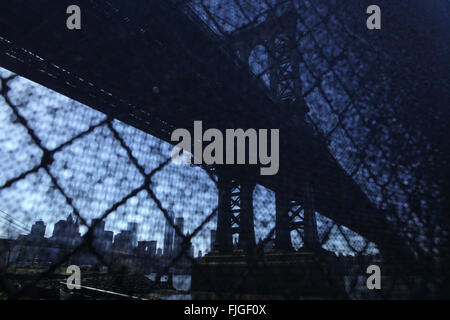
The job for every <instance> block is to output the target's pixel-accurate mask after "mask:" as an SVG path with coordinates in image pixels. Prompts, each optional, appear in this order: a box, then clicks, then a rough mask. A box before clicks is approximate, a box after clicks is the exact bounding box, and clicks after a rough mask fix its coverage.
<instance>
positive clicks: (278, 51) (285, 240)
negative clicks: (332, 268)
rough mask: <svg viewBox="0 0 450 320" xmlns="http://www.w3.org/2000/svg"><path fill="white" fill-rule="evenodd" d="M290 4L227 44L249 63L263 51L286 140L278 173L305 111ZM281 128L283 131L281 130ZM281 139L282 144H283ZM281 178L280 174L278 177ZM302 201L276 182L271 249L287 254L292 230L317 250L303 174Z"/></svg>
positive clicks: (311, 200)
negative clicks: (300, 215)
mask: <svg viewBox="0 0 450 320" xmlns="http://www.w3.org/2000/svg"><path fill="white" fill-rule="evenodd" d="M295 10H296V9H295V8H294V7H293V5H292V3H290V4H289V5H287V6H286V7H285V8H284V10H283V12H282V13H281V14H278V15H276V14H275V13H274V11H271V13H270V14H271V16H269V17H268V18H267V19H266V20H265V21H264V22H262V23H260V24H257V25H252V26H250V27H247V28H244V29H240V30H239V31H238V32H235V33H233V34H231V36H230V45H231V47H232V48H233V50H235V51H236V52H237V53H238V55H239V57H240V59H242V60H243V61H244V62H246V63H249V64H250V57H251V54H252V51H253V50H254V49H255V48H256V47H257V46H262V47H264V48H265V51H266V52H267V65H268V68H267V74H268V78H269V89H270V92H271V95H272V98H274V99H276V100H277V101H278V102H279V103H278V105H279V106H280V109H279V110H275V111H274V113H279V115H280V117H279V119H280V123H279V128H280V131H281V132H282V135H284V137H285V138H287V139H281V140H282V141H280V144H281V145H280V155H281V159H280V164H281V165H280V170H283V157H282V154H283V152H282V150H283V148H289V141H295V139H291V138H290V137H288V135H289V134H291V133H292V132H295V130H292V128H293V127H294V126H297V125H298V124H299V123H300V122H302V123H304V121H305V119H306V118H307V113H308V111H309V109H308V107H307V106H306V103H305V101H304V99H303V96H302V84H301V80H300V66H299V61H300V59H299V50H300V48H298V41H297V39H296V37H297V34H298V32H297V23H296V19H297V18H296V16H297V15H296V12H295ZM283 129H284V130H283ZM283 140H284V141H283ZM281 176H282V175H281ZM304 180H305V181H303V183H302V185H303V189H304V190H303V195H304V196H303V199H301V200H300V201H294V202H293V200H294V199H293V197H292V196H291V194H292V190H290V189H291V188H290V186H289V185H287V184H286V183H284V181H282V180H281V179H280V181H279V183H278V188H277V190H275V197H276V226H275V247H276V249H278V250H281V251H291V250H292V243H291V237H290V232H291V231H292V230H293V229H298V228H300V229H302V233H303V242H304V246H305V247H306V248H308V249H315V248H317V247H318V243H319V241H318V236H317V224H316V218H315V211H314V186H313V184H312V182H311V179H310V178H309V177H308V175H307V174H305V176H304ZM293 203H297V204H300V205H301V208H300V210H303V213H304V214H303V221H301V222H293V221H292V220H293V218H294V216H298V209H297V212H293V211H292V209H293V206H292V204H293Z"/></svg>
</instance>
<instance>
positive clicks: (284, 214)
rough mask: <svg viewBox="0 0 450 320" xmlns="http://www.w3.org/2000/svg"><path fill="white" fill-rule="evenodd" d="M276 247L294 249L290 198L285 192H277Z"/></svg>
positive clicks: (278, 248) (285, 249)
mask: <svg viewBox="0 0 450 320" xmlns="http://www.w3.org/2000/svg"><path fill="white" fill-rule="evenodd" d="M275 210H276V217H275V219H276V220H275V249H277V250H282V251H290V250H292V243H291V232H290V228H289V199H288V197H287V195H286V193H285V192H283V191H281V190H277V191H276V193H275Z"/></svg>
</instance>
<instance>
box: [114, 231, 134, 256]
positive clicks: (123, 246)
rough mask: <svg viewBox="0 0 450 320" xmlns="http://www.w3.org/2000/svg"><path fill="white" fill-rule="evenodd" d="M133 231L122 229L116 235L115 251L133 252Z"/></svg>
mask: <svg viewBox="0 0 450 320" xmlns="http://www.w3.org/2000/svg"><path fill="white" fill-rule="evenodd" d="M132 242H133V233H132V232H131V231H129V230H122V231H121V232H120V233H118V234H116V236H115V237H114V243H113V249H114V251H118V252H122V253H131V252H132V251H133V243H132Z"/></svg>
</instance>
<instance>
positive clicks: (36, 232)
mask: <svg viewBox="0 0 450 320" xmlns="http://www.w3.org/2000/svg"><path fill="white" fill-rule="evenodd" d="M45 228H46V226H45V223H44V221H42V220H39V221H36V222H35V223H34V224H33V225H32V226H31V232H30V234H29V235H28V238H29V239H30V240H31V239H33V240H34V239H35V240H39V239H44V236H45Z"/></svg>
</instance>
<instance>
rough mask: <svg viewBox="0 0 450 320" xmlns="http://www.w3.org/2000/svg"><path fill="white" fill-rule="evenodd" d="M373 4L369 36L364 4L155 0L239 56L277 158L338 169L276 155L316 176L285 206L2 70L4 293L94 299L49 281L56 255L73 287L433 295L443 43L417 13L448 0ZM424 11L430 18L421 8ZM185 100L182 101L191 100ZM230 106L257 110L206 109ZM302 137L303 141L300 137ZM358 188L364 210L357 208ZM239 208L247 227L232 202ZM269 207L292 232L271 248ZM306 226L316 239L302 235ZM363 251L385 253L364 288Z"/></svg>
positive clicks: (111, 6) (140, 7)
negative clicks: (224, 229)
mask: <svg viewBox="0 0 450 320" xmlns="http://www.w3.org/2000/svg"><path fill="white" fill-rule="evenodd" d="M380 2H381V3H382V6H381V7H382V8H383V21H389V19H391V18H392V19H394V17H395V19H396V21H397V22H396V23H395V24H391V25H390V24H389V23H386V28H387V29H388V31H383V33H381V32H380V33H377V32H367V31H368V30H367V28H366V26H365V20H366V18H367V16H366V15H365V9H366V8H367V5H368V4H367V3H365V1H347V2H345V3H342V1H334V0H319V1H308V0H262V1H247V0H227V1H215V0H192V1H187V2H182V1H171V2H169V3H171V5H172V6H173V7H170V8H171V9H172V10H175V9H176V10H178V11H177V12H179V13H181V14H183V15H184V16H187V17H189V19H190V20H191V21H192V23H193V25H195V26H196V28H198V29H199V30H201V32H202V33H203V34H205V35H207V37H212V38H214V41H215V42H214V43H215V45H218V46H219V47H220V50H222V51H225V52H227V54H228V55H229V56H230V57H231V59H234V60H233V61H235V62H236V63H237V64H238V65H240V66H241V68H243V69H245V70H247V69H248V71H249V74H250V76H249V83H248V86H249V88H248V92H250V93H251V92H252V91H251V90H253V87H252V84H251V83H253V84H255V83H257V85H258V86H259V87H260V88H263V90H264V92H265V93H266V94H267V95H268V96H269V97H270V99H271V101H273V102H274V105H276V106H277V108H276V109H274V110H271V112H270V113H265V114H264V115H265V117H267V119H271V118H276V119H278V120H277V121H279V122H280V123H282V124H281V125H282V126H283V130H284V131H282V135H281V137H280V139H281V140H283V137H284V139H285V140H287V142H286V144H287V147H288V148H290V150H291V151H290V153H289V155H290V156H294V157H295V158H298V159H302V158H310V157H311V155H310V154H308V153H317V154H318V156H320V157H325V158H326V159H328V160H327V161H330V163H333V165H330V167H332V168H333V170H335V171H336V172H337V171H339V172H343V174H342V175H340V174H336V175H333V176H329V177H328V178H329V180H327V179H326V178H325V179H323V176H324V175H326V174H327V173H328V172H331V171H326V170H328V169H326V168H324V167H321V166H317V165H314V162H315V160H312V161H311V162H301V163H302V165H300V166H299V167H297V168H292V167H290V170H292V173H290V174H292V175H294V176H295V175H298V176H300V177H303V176H305V177H309V178H308V179H310V180H311V181H314V185H315V187H316V189H315V193H314V194H308V191H306V192H303V193H305V196H304V197H296V196H292V197H290V198H286V199H285V200H286V201H285V203H284V204H283V202H282V201H281V200H279V199H280V198H281V197H280V196H279V195H278V194H277V192H279V191H278V189H277V188H276V187H278V186H282V185H283V187H285V186H284V185H285V184H286V182H283V180H276V182H275V187H272V188H270V187H268V186H267V185H266V186H263V184H262V183H260V182H259V181H260V180H256V178H254V177H253V176H250V177H249V176H247V174H246V173H244V174H242V175H239V174H237V175H236V174H234V175H233V176H232V177H226V178H225V179H224V178H223V177H224V176H222V175H221V174H220V172H221V171H220V170H219V169H217V167H215V168H212V167H209V166H196V165H177V164H174V163H173V162H172V160H171V151H172V148H173V146H172V145H171V144H170V143H169V142H168V141H164V140H163V139H161V137H156V136H154V135H151V134H149V133H147V132H144V131H143V130H140V128H137V126H132V125H130V124H128V123H126V122H124V121H120V120H118V119H120V117H117V115H116V114H114V113H113V112H112V113H108V112H100V111H98V110H96V109H93V108H90V107H88V106H86V105H83V104H82V103H80V102H77V101H75V100H72V99H70V98H68V97H66V96H63V95H61V94H60V93H58V92H56V91H53V90H51V89H48V88H45V87H44V86H41V85H39V84H37V83H35V82H32V81H30V80H27V79H25V78H23V77H21V76H19V75H17V74H15V73H13V72H10V71H8V70H6V69H0V84H1V87H0V123H1V125H0V146H1V151H2V152H1V153H0V169H1V174H0V231H1V233H2V239H0V258H1V261H0V263H1V264H0V266H1V279H0V291H1V294H2V296H3V297H8V298H20V297H33V298H36V297H40V298H42V297H49V298H64V297H65V295H66V294H67V295H68V296H72V297H74V295H76V296H75V297H76V298H95V297H98V292H92V291H89V290H88V289H86V288H84V289H83V290H81V291H76V290H75V291H71V292H70V290H69V292H68V293H67V292H66V291H64V290H65V289H64V288H65V284H64V283H65V282H64V281H65V279H66V278H67V274H66V268H67V267H68V266H69V265H78V266H81V269H82V285H83V286H87V287H95V288H99V289H102V290H108V291H112V292H116V293H120V294H126V295H128V296H127V297H130V296H133V297H139V298H151V299H196V298H205V297H206V298H253V297H269V298H285V299H292V298H299V297H302V298H331V299H333V298H339V299H342V298H343V299H392V298H446V297H447V298H448V296H449V291H448V284H449V279H450V278H449V272H448V270H450V269H449V242H448V240H449V233H448V231H449V228H448V227H449V222H450V220H449V218H448V208H449V203H448V198H449V197H448V195H449V193H448V177H449V176H450V175H449V166H448V151H449V150H448V146H447V144H448V142H447V137H446V134H447V133H448V132H449V130H448V119H449V117H448V102H449V101H450V100H449V92H450V90H449V84H448V83H449V81H448V80H449V73H448V71H449V68H448V61H449V60H450V59H448V58H449V41H448V33H447V34H441V32H442V30H443V29H439V28H438V27H436V28H435V29H432V30H431V31H430V29H427V26H429V25H426V22H427V21H428V20H429V21H431V22H430V23H431V24H432V25H439V26H441V27H442V28H444V27H445V22H442V21H441V20H442V19H443V16H444V15H447V17H448V14H449V12H450V9H449V4H448V3H446V2H445V1H442V2H438V3H439V5H440V6H441V7H439V8H438V7H437V6H436V7H433V8H431V9H430V8H428V7H427V4H420V3H419V1H410V2H408V1H401V2H398V3H396V4H388V2H387V1H380ZM155 3H158V1H136V3H133V4H120V2H118V1H97V2H96V3H95V4H93V2H91V1H86V6H87V5H88V4H90V5H91V6H92V7H89V8H90V9H91V10H96V11H95V12H96V13H97V12H101V13H102V14H104V15H105V16H107V17H108V18H111V17H112V18H111V19H113V18H117V19H119V20H123V21H127V22H128V20H133V17H134V16H135V15H136V16H137V15H142V16H145V15H146V14H148V15H149V16H148V17H147V18H146V19H144V20H142V21H157V20H158V17H156V16H154V15H152V14H151V12H152V10H153V9H154V6H155ZM81 8H82V10H87V9H83V4H81ZM420 9H423V10H425V9H426V10H430V12H431V13H428V16H427V17H426V18H425V19H424V18H423V17H420V18H419V17H417V16H416V14H417V10H420ZM436 9H440V12H439V14H441V15H442V16H440V15H439V14H438V13H437V12H436ZM433 10H434V11H433ZM400 13H401V14H400ZM433 14H434V15H433ZM127 19H128V20H127ZM159 19H163V18H162V17H160V18H159ZM417 19H419V20H420V21H422V22H423V21H425V22H424V25H423V26H421V25H419V24H418V22H417V21H418V20H417ZM137 20H138V19H137ZM139 21H141V20H139ZM398 21H401V23H399V22H398ZM436 21H437V22H436ZM435 22H436V23H435ZM431 24H430V25H431ZM153 26H154V25H153V22H148V25H143V24H139V23H136V24H132V23H131V22H130V24H129V25H127V28H128V29H126V31H123V33H122V34H119V35H113V36H111V37H112V39H116V38H115V37H117V39H118V38H120V37H121V36H123V37H125V38H126V37H138V36H136V33H138V32H136V33H132V31H133V30H134V31H136V30H141V35H140V36H139V37H141V38H142V39H147V38H146V37H147V34H148V33H149V32H150V31H151V30H149V29H150V28H151V27H153ZM398 26H402V28H403V29H402V28H398ZM411 26H416V27H417V28H416V29H415V30H412V29H410V28H411ZM394 27H395V30H390V29H389V28H394ZM168 28H169V29H170V27H168ZM383 28H384V25H383ZM130 30H131V31H130ZM445 30H448V29H445ZM386 32H389V35H390V36H389V38H387V37H386ZM173 33H174V35H173V38H172V39H170V41H172V42H170V43H169V44H167V43H165V44H163V45H161V47H164V46H165V47H164V48H165V50H168V51H169V49H170V45H173V46H175V43H176V44H182V45H183V46H181V45H180V46H179V47H177V48H176V50H179V51H183V52H185V53H186V56H188V57H190V58H192V59H197V60H199V59H200V58H198V57H197V58H196V57H191V56H189V54H191V53H190V47H189V44H186V42H185V41H183V37H184V34H182V33H177V32H176V30H175V31H173ZM430 34H432V35H430ZM0 37H2V38H1V40H2V42H4V43H7V42H8V39H6V38H3V36H2V34H1V32H0ZM141 38H139V39H141ZM104 41H105V40H104ZM131 41H137V40H135V39H134V38H132V40H131ZM150 47H151V48H154V47H152V46H150ZM167 48H169V49H167ZM161 50H162V49H161ZM19 51H20V50H19V49H17V48H16V49H15V51H14V52H15V53H14V54H16V56H19V54H17V52H19ZM11 52H13V51H11ZM11 52H10V55H11V54H12V53H11ZM27 54H28V53H27ZM44 58H45V57H44ZM44 60H45V59H44ZM50 62H51V61H50ZM176 63H177V65H179V64H181V65H183V63H186V65H187V64H190V63H191V62H190V61H186V62H184V61H181V62H180V61H177V62H176ZM174 64H175V61H174ZM60 67H64V66H60ZM86 68H88V66H86ZM155 68H156V67H155ZM186 68H188V67H186ZM205 68H206V69H207V70H208V68H209V69H214V66H205ZM72 71H76V70H72ZM134 72H136V71H135V70H130V78H131V79H132V77H133V73H134ZM180 72H181V71H180ZM202 72H203V71H201V70H199V71H198V73H196V74H192V75H191V76H192V78H188V81H191V82H192V81H193V79H199V78H201V77H204V73H202ZM221 76H223V77H225V79H227V76H228V75H227V74H221ZM196 77H198V78H196ZM233 79H234V78H232V77H231V76H229V81H230V83H229V85H230V86H233V85H234V84H233V83H231V82H232V81H233ZM246 80H247V79H246ZM250 82H251V83H250ZM192 85H194V86H195V83H194V84H192V83H190V84H180V88H179V89H178V91H177V92H181V93H179V94H180V96H179V97H177V96H173V97H172V99H173V101H179V99H181V98H180V97H185V96H189V97H190V99H192V101H194V102H195V101H196V99H198V101H200V99H201V98H202V94H203V92H200V91H190V90H191V89H192V88H193V87H192ZM194 88H195V87H194ZM100 89H102V88H100ZM221 89H223V88H222V87H221ZM152 90H153V91H154V93H155V92H156V91H158V90H160V88H158V87H153V88H151V89H149V91H152ZM161 90H164V88H163V87H161ZM211 90H212V92H213V93H212V94H213V95H214V96H215V97H222V96H221V95H222V94H223V92H221V91H220V90H219V89H217V88H213V89H211ZM223 90H225V89H223ZM242 90H243V91H244V92H245V90H247V88H242ZM177 99H178V100H177ZM219 99H220V98H217V100H215V99H212V100H211V101H218V100H219ZM199 103H200V102H199ZM183 105H184V104H183V103H181V102H180V107H179V110H177V111H179V112H180V114H182V113H186V114H188V113H189V112H191V111H192V109H191V108H190V107H189V106H187V105H186V107H183ZM183 108H185V110H183ZM211 108H214V106H211ZM202 112H206V111H205V110H202V109H201V108H200V107H199V109H198V111H197V112H196V113H195V116H198V118H197V120H202V119H203V118H202ZM243 115H244V116H246V117H249V118H250V117H252V114H251V113H250V114H249V112H244V111H243V113H242V114H240V115H229V114H225V113H219V112H217V114H215V116H217V117H218V118H221V119H222V120H221V121H223V122H225V123H227V121H228V120H227V119H228V117H231V118H232V117H234V116H236V117H240V116H243ZM258 115H260V114H258ZM205 117H206V116H205ZM167 122H168V123H170V121H169V120H168V121H167ZM281 125H280V126H281ZM167 126H168V128H169V129H170V128H172V127H171V125H169V124H167ZM175 127H176V124H175ZM283 133H284V134H285V135H284V136H283ZM302 140H306V141H310V142H311V144H314V147H311V148H310V149H306V150H301V149H298V148H297V147H296V144H297V143H299V142H298V141H302ZM308 146H309V145H308ZM283 150H284V149H283V148H282V149H281V152H283ZM292 150H293V151H292ZM296 150H298V151H296ZM280 157H283V155H280ZM312 159H315V158H314V157H312ZM305 163H306V164H310V166H308V165H305ZM324 163H326V164H328V163H329V162H324ZM282 164H283V163H282ZM334 164H335V165H334ZM281 170H283V168H281V169H280V171H281ZM330 170H331V169H330ZM322 171H323V172H325V173H322ZM335 171H333V172H335ZM288 175H289V174H288ZM225 176H226V175H225ZM243 176H244V178H245V179H243ZM347 178H351V179H349V180H346V179H347ZM227 179H228V180H227ZM240 179H243V180H240ZM225 180H226V181H225ZM224 181H225V182H224ZM243 181H245V183H244V182H243ZM248 181H250V185H251V186H252V187H250V189H248V188H249V187H248V183H247V182H248ZM349 181H351V182H352V183H353V184H352V183H350V182H349ZM224 183H225V184H226V186H227V188H228V189H227V190H228V191H227V192H229V194H228V198H227V199H228V201H229V202H228V204H227V205H228V206H229V207H227V209H226V210H228V213H229V214H230V217H231V221H229V223H231V225H230V230H231V233H232V248H231V250H229V251H227V252H226V253H223V252H221V251H220V250H219V249H220V248H218V247H217V243H218V242H220V241H219V238H218V237H219V231H220V230H219V229H220V228H221V224H222V223H223V222H222V221H220V219H221V218H220V217H219V212H221V210H223V207H221V200H220V199H221V197H223V196H222V195H221V194H222V190H225V189H224V188H223V186H224ZM287 184H292V183H291V182H289V183H287ZM319 185H320V186H319ZM272 186H273V185H272ZM336 186H337V188H336ZM290 187H291V189H296V188H300V187H299V186H297V185H293V186H290ZM330 188H333V189H332V190H329V189H330ZM282 190H285V189H282ZM324 190H325V191H324ZM354 190H357V191H355V192H353V191H354ZM358 192H361V193H358ZM292 194H296V193H295V192H293V193H292ZM329 194H331V195H329ZM244 197H249V199H250V200H249V199H247V198H244ZM366 198H367V200H368V202H367V203H369V204H370V206H373V208H369V207H365V204H366V202H365V199H366ZM311 199H313V200H311ZM329 199H336V203H335V204H334V207H333V204H327V205H326V206H325V205H322V204H321V202H325V200H329ZM308 201H312V202H311V203H313V204H312V206H309V205H308ZM248 203H251V205H250V207H251V210H250V211H252V216H251V221H250V222H249V221H246V220H245V219H244V218H245V217H246V216H245V215H244V213H243V212H247V211H245V210H248V208H247V207H245V206H248ZM283 206H284V207H283ZM329 207H331V208H332V209H329ZM280 208H282V209H280ZM282 210H285V212H286V215H287V220H286V228H287V230H288V237H289V240H288V242H289V243H290V244H291V246H287V247H284V248H283V250H279V249H280V242H279V240H278V239H280V235H281V232H280V229H279V227H278V226H277V224H278V223H279V220H278V212H280V211H282ZM349 211H352V212H353V215H350V213H349ZM234 212H236V213H237V214H236V215H234V214H233V213H234ZM311 212H312V213H311ZM374 216H377V217H378V216H380V217H379V218H377V219H378V220H377V219H375V220H374ZM311 217H312V218H311ZM280 221H282V220H280ZM311 221H312V222H311ZM365 221H375V222H374V223H373V224H370V223H366V224H365ZM378 222H379V223H378ZM244 223H247V224H246V225H245V229H244V228H243V227H242V225H243V224H244ZM311 223H312V225H311ZM243 230H244V231H243ZM249 230H251V231H249ZM307 230H309V231H307ZM311 230H312V231H311ZM308 232H309V233H308ZM309 234H312V235H313V238H314V239H315V240H314V241H315V243H317V247H315V248H310V247H309V246H308V241H310V240H309V238H308V237H309ZM277 237H278V238H277ZM249 239H250V240H249ZM248 241H250V242H252V241H254V246H252V247H251V250H248V248H249V247H248V244H247V242H248ZM277 241H278V242H277ZM215 243H216V246H215ZM370 265H377V266H379V267H380V270H381V274H382V289H381V290H369V289H368V286H367V282H366V280H367V278H368V276H369V275H368V274H367V268H368V266H370ZM61 283H63V284H61ZM274 283H277V284H278V285H276V284H274ZM279 284H282V286H281V287H280V285H279ZM291 284H294V285H291ZM297 284H299V285H297ZM299 286H300V288H301V289H300V292H298V288H299ZM294 287H295V288H294ZM61 288H63V289H61ZM296 290H297V291H296ZM102 298H103V296H102ZM112 298H119V296H117V295H116V296H113V297H112Z"/></svg>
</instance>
